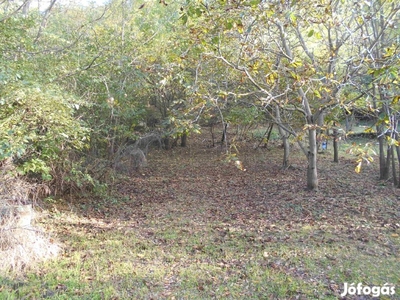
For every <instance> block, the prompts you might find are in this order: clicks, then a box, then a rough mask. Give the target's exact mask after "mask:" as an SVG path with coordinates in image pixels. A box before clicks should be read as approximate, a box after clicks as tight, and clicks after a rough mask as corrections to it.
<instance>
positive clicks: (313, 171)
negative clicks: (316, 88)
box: [298, 88, 318, 191]
mask: <svg viewBox="0 0 400 300" xmlns="http://www.w3.org/2000/svg"><path fill="white" fill-rule="evenodd" d="M298 92H299V95H300V96H301V98H302V100H303V107H304V112H305V115H306V119H307V125H308V147H309V149H308V153H307V160H308V166H307V189H309V190H311V191H317V190H318V171H317V126H316V124H315V123H314V116H313V114H312V111H311V107H310V103H309V102H308V98H307V95H306V94H305V92H304V91H303V89H302V88H300V89H299V90H298Z"/></svg>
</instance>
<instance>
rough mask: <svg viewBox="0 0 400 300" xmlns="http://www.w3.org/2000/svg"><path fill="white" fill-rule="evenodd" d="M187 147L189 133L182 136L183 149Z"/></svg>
mask: <svg viewBox="0 0 400 300" xmlns="http://www.w3.org/2000/svg"><path fill="white" fill-rule="evenodd" d="M186 146H187V133H183V134H182V135H181V147H186Z"/></svg>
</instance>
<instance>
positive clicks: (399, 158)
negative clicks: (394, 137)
mask: <svg viewBox="0 0 400 300" xmlns="http://www.w3.org/2000/svg"><path fill="white" fill-rule="evenodd" d="M396 153H397V162H398V164H399V177H398V178H399V179H400V146H396ZM397 188H400V180H398V182H397Z"/></svg>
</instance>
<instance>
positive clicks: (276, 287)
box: [0, 215, 400, 299]
mask: <svg viewBox="0 0 400 300" xmlns="http://www.w3.org/2000/svg"><path fill="white" fill-rule="evenodd" d="M62 219H64V218H63V215H61V216H60V220H62ZM76 220H77V221H79V218H78V217H76ZM160 221H162V222H160V224H157V222H155V223H153V224H152V226H151V227H150V228H148V229H147V231H140V230H139V232H136V230H131V229H129V228H128V227H123V226H121V228H120V229H118V228H112V229H110V230H101V229H98V230H94V231H93V232H89V233H88V232H81V231H80V229H79V228H75V230H76V232H74V233H73V235H71V236H69V237H68V240H67V241H68V247H67V248H66V249H65V252H64V254H63V256H62V257H60V258H58V259H57V260H54V261H50V262H47V263H45V264H43V265H41V266H39V267H38V268H37V270H36V271H34V272H31V273H28V274H27V275H26V276H25V277H23V278H22V279H20V280H21V282H20V284H19V285H16V284H15V281H11V280H10V279H6V278H2V279H1V281H0V286H1V290H0V297H1V299H20V298H24V297H25V298H29V299H41V298H42V297H43V298H44V297H46V298H48V299H151V298H153V299H167V298H169V299H174V298H175V299H213V298H216V299H221V298H224V299H295V298H296V296H297V297H299V296H300V297H302V298H300V299H336V298H337V293H338V291H339V290H340V286H338V284H340V283H342V282H363V283H365V284H375V285H383V284H384V283H386V282H391V283H394V284H400V282H399V273H398V270H399V257H398V256H396V255H394V253H392V254H390V252H388V251H386V250H389V249H381V248H380V247H379V246H378V245H377V244H376V243H375V241H373V240H371V241H370V242H368V243H366V244H361V243H358V242H354V241H353V240H351V239H350V240H349V239H348V238H343V237H342V236H341V235H340V234H338V231H337V228H334V227H328V226H327V227H326V228H324V229H321V225H305V226H302V227H297V228H294V229H292V230H287V228H285V227H274V228H273V231H270V232H265V231H260V230H257V229H256V228H252V230H249V228H245V227H243V228H242V227H234V226H227V224H224V223H218V222H217V223H213V224H207V225H203V226H199V225H197V226H196V225H192V226H190V221H189V220H187V222H186V224H182V220H178V222H174V221H172V222H171V223H170V224H169V226H167V227H165V223H164V222H163V221H165V219H164V220H160ZM120 225H126V224H120ZM66 228H69V226H68V225H67V226H66ZM71 228H72V227H71ZM71 233H72V232H71ZM382 239H387V240H388V241H389V240H390V241H391V243H393V247H399V238H398V237H393V236H391V235H390V234H388V233H385V232H383V235H382ZM397 249H398V248H397ZM377 266H379V267H377ZM330 286H333V289H334V288H336V289H338V291H336V292H335V291H332V287H330Z"/></svg>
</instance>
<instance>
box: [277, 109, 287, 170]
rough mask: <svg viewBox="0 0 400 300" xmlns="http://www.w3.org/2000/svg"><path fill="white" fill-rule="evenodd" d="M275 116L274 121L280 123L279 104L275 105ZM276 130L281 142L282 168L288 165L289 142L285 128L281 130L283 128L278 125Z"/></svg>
mask: <svg viewBox="0 0 400 300" xmlns="http://www.w3.org/2000/svg"><path fill="white" fill-rule="evenodd" d="M275 116H276V121H277V122H279V123H282V119H281V112H280V107H279V105H276V106H275ZM278 130H279V135H280V136H281V138H282V143H283V162H282V168H287V167H288V166H289V154H290V144H289V139H288V133H287V132H285V130H283V128H282V127H281V126H278Z"/></svg>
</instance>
